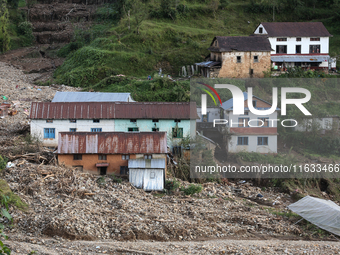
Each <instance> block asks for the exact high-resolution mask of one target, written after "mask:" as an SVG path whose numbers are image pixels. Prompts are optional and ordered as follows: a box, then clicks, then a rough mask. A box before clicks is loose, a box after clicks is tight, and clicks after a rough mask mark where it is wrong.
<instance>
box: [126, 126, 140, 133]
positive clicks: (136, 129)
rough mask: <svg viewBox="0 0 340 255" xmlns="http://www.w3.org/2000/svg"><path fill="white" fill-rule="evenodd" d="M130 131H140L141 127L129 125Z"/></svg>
mask: <svg viewBox="0 0 340 255" xmlns="http://www.w3.org/2000/svg"><path fill="white" fill-rule="evenodd" d="M128 131H129V132H138V131H139V128H138V127H129V128H128Z"/></svg>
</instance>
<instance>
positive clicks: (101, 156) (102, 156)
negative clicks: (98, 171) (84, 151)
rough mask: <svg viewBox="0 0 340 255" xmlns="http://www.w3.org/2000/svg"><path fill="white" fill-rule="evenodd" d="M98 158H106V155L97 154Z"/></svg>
mask: <svg viewBox="0 0 340 255" xmlns="http://www.w3.org/2000/svg"><path fill="white" fill-rule="evenodd" d="M98 160H106V155H103V154H99V155H98Z"/></svg>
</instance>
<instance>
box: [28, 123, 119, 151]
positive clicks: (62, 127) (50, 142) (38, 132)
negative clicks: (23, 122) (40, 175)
mask: <svg viewBox="0 0 340 255" xmlns="http://www.w3.org/2000/svg"><path fill="white" fill-rule="evenodd" d="M44 128H55V138H54V139H50V138H48V139H46V138H44ZM70 128H76V129H77V132H91V128H102V132H112V131H115V126H114V120H105V119H101V120H100V121H99V123H94V122H93V120H77V122H76V123H71V122H70V121H69V120H53V123H46V120H31V135H32V136H34V137H37V138H39V139H40V140H41V141H42V142H43V145H44V146H50V147H56V146H58V133H59V132H69V131H70Z"/></svg>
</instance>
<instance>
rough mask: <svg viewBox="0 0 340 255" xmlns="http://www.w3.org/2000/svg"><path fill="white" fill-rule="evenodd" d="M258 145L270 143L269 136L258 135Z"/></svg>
mask: <svg viewBox="0 0 340 255" xmlns="http://www.w3.org/2000/svg"><path fill="white" fill-rule="evenodd" d="M257 145H268V137H258V138H257Z"/></svg>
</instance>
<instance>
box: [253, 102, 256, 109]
mask: <svg viewBox="0 0 340 255" xmlns="http://www.w3.org/2000/svg"><path fill="white" fill-rule="evenodd" d="M256 104H257V101H256V100H253V106H254V108H256Z"/></svg>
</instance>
